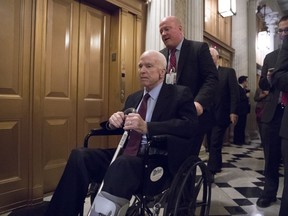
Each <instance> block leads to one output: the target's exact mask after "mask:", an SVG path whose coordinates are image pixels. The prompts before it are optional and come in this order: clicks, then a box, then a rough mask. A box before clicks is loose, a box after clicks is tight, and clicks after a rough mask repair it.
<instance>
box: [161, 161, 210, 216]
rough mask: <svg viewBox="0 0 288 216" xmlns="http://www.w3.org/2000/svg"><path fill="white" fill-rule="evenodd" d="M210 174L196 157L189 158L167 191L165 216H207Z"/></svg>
mask: <svg viewBox="0 0 288 216" xmlns="http://www.w3.org/2000/svg"><path fill="white" fill-rule="evenodd" d="M210 201H211V174H210V172H209V171H208V169H207V166H206V165H205V163H204V162H203V161H201V160H200V159H199V158H198V157H195V156H191V157H189V158H188V159H187V160H186V161H185V162H184V163H183V164H182V165H181V167H180V169H179V171H178V172H177V174H176V175H175V177H174V179H173V182H172V184H171V187H170V189H169V194H168V200H167V204H166V208H165V209H164V215H165V216H186V215H187V216H194V215H201V216H206V215H209V209H210Z"/></svg>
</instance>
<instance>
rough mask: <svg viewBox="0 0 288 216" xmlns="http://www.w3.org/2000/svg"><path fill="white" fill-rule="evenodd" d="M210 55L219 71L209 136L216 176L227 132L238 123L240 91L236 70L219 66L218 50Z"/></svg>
mask: <svg viewBox="0 0 288 216" xmlns="http://www.w3.org/2000/svg"><path fill="white" fill-rule="evenodd" d="M210 53H211V55H212V59H213V61H214V63H215V65H216V67H217V69H218V78H219V82H218V86H217V88H216V94H215V97H214V105H213V109H212V110H213V114H214V117H215V125H214V126H213V128H212V130H211V133H210V134H209V133H208V134H207V136H208V139H209V140H210V148H209V161H208V168H209V170H210V171H211V173H212V174H213V175H215V174H216V173H217V172H220V171H221V169H222V145H223V140H224V135H225V131H226V129H227V128H228V127H229V125H230V124H234V125H235V124H236V123H237V118H238V116H237V106H238V103H239V90H238V83H237V77H236V73H235V70H234V69H233V68H228V67H221V66H219V64H218V62H219V53H218V51H217V50H216V49H214V48H210Z"/></svg>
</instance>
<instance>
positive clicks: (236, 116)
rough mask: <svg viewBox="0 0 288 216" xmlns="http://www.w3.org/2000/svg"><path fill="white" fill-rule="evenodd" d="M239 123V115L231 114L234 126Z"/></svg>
mask: <svg viewBox="0 0 288 216" xmlns="http://www.w3.org/2000/svg"><path fill="white" fill-rule="evenodd" d="M237 121H238V115H236V114H234V113H231V114H230V122H231V123H232V124H233V125H236V123H237Z"/></svg>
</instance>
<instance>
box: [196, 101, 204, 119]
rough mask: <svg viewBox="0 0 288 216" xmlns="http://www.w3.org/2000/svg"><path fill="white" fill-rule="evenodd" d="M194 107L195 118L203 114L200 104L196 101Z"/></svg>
mask: <svg viewBox="0 0 288 216" xmlns="http://www.w3.org/2000/svg"><path fill="white" fill-rule="evenodd" d="M194 105H195V107H196V111H197V116H200V115H202V114H203V107H202V105H201V104H200V103H198V102H197V101H194Z"/></svg>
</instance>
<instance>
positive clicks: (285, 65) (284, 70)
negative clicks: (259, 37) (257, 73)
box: [272, 37, 288, 139]
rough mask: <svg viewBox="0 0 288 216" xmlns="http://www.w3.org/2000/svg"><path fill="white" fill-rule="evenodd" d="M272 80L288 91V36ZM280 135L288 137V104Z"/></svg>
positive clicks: (274, 83) (281, 88)
mask: <svg viewBox="0 0 288 216" xmlns="http://www.w3.org/2000/svg"><path fill="white" fill-rule="evenodd" d="M272 80H273V81H272V84H273V86H275V87H276V88H277V89H278V90H280V91H285V92H288V37H286V38H285V39H284V41H283V45H282V48H281V50H280V52H279V56H278V59H277V63H276V67H275V72H274V74H273V76H272ZM280 136H282V137H284V138H286V139H288V106H286V107H285V110H284V114H283V117H282V123H281V129H280Z"/></svg>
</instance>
